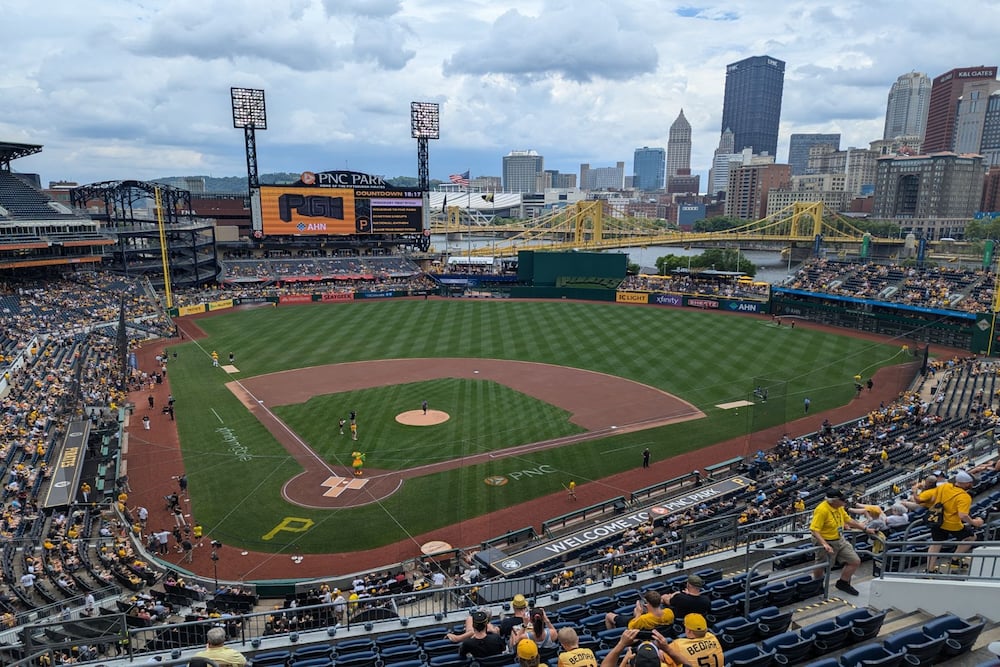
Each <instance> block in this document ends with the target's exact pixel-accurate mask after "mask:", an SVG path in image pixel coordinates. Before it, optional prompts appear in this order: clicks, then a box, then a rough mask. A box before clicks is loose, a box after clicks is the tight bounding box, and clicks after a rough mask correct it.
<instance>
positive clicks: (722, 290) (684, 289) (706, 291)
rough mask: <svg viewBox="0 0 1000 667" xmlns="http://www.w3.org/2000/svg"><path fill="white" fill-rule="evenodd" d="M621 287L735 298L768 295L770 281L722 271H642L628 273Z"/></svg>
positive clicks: (645, 290) (628, 289) (765, 296)
mask: <svg viewBox="0 0 1000 667" xmlns="http://www.w3.org/2000/svg"><path fill="white" fill-rule="evenodd" d="M620 289H622V290H625V291H632V292H668V293H673V294H690V295H693V296H695V295H696V296H714V297H724V298H732V299H767V297H768V294H769V290H770V285H768V284H767V283H763V282H759V281H754V280H752V279H750V278H741V277H737V276H730V275H723V276H720V275H719V274H699V273H678V274H672V275H668V276H652V275H646V274H639V275H630V276H626V277H625V280H624V281H622V284H621V287H620Z"/></svg>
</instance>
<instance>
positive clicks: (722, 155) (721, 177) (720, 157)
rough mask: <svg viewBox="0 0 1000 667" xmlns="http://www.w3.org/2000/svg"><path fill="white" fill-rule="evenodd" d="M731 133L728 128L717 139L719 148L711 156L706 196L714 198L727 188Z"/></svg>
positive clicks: (731, 155) (732, 153)
mask: <svg viewBox="0 0 1000 667" xmlns="http://www.w3.org/2000/svg"><path fill="white" fill-rule="evenodd" d="M734 143H735V139H734V138H733V131H732V130H730V129H729V128H728V127H727V128H726V129H725V130H724V131H723V132H722V136H721V137H720V138H719V147H718V148H716V149H715V154H714V155H713V156H712V167H711V168H710V169H709V170H708V194H709V195H711V196H713V197H716V196H718V195H719V193H725V192H726V189H727V188H728V187H729V161H730V160H732V159H734V153H735V151H734V149H733V144H734Z"/></svg>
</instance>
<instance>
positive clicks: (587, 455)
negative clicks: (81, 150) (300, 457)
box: [170, 300, 910, 554]
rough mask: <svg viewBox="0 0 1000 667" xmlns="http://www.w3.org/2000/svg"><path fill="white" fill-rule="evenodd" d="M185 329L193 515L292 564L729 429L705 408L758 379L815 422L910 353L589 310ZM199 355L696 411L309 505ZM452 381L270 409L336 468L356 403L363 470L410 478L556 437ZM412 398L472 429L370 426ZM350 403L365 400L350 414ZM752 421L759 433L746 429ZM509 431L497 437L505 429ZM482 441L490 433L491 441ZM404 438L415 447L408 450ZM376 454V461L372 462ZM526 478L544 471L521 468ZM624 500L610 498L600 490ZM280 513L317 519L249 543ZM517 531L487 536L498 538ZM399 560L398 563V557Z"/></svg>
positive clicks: (316, 318)
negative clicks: (471, 456) (540, 382)
mask: <svg viewBox="0 0 1000 667" xmlns="http://www.w3.org/2000/svg"><path fill="white" fill-rule="evenodd" d="M198 324H199V325H200V326H201V327H202V328H203V329H204V330H205V331H206V332H207V333H208V334H209V338H208V339H205V340H202V341H198V342H196V343H195V342H189V343H185V344H183V345H181V346H179V347H178V348H176V349H177V351H178V358H177V359H175V360H172V361H171V363H170V382H171V389H172V391H173V392H174V394H175V396H176V397H177V410H178V413H177V414H178V416H177V425H178V429H179V432H180V436H181V442H182V447H183V456H184V461H185V467H186V469H187V470H188V477H189V480H190V482H191V493H192V502H193V504H194V511H195V513H196V516H197V518H198V520H199V521H200V522H201V523H202V524H203V525H204V526H205V527H206V530H208V531H209V532H211V534H212V535H214V536H218V538H219V539H222V540H223V541H226V542H227V543H231V544H234V545H239V546H244V547H246V548H253V549H261V550H274V551H281V550H289V549H294V550H298V551H302V552H304V553H309V552H336V551H355V550H359V549H365V548H371V547H375V546H380V545H385V544H389V543H394V542H397V541H400V540H405V539H408V538H412V537H413V536H415V535H418V534H422V533H426V532H429V531H432V530H433V529H435V528H437V527H441V526H445V525H450V524H455V523H459V522H461V521H462V520H463V519H465V518H468V517H471V516H477V515H481V514H484V513H489V512H492V511H494V510H496V509H500V508H502V507H506V506H508V505H510V504H512V503H516V502H520V501H522V500H527V499H530V498H533V497H537V496H540V495H545V494H549V493H553V492H555V491H559V490H560V489H561V485H562V484H564V483H566V482H567V481H568V480H569V479H575V480H576V481H577V483H578V484H582V483H586V482H588V481H591V480H597V479H601V478H604V477H606V476H608V475H611V474H613V473H616V472H621V471H623V470H627V469H630V468H634V467H636V466H637V465H638V463H639V461H640V453H641V451H642V449H643V448H645V447H649V448H650V449H651V450H652V454H653V458H654V459H655V460H661V459H664V458H667V457H670V456H672V455H675V454H678V453H682V452H685V451H690V450H692V449H697V448H700V447H704V446H706V445H709V444H713V443H715V442H719V441H722V440H726V439H729V438H733V437H739V436H743V435H745V434H746V430H747V428H748V424H749V423H750V422H749V421H748V420H747V419H746V418H745V417H744V416H735V415H734V413H733V411H726V410H720V409H718V408H716V407H715V405H716V404H719V403H725V402H729V401H735V400H741V399H746V398H747V397H748V396H749V395H750V393H751V391H752V389H753V386H752V385H753V379H754V378H756V377H768V378H773V379H776V380H784V381H787V382H788V385H787V389H788V403H787V406H788V407H787V415H788V418H789V419H793V418H797V417H798V416H800V414H801V403H802V398H803V397H804V396H806V395H808V396H809V397H810V398H811V400H812V410H814V411H816V412H820V411H822V410H824V409H827V408H830V407H834V406H836V405H841V404H844V403H846V402H847V401H849V400H850V398H851V396H852V395H853V379H852V378H853V376H854V375H855V374H856V373H858V374H861V375H863V376H865V377H867V376H869V375H871V374H873V373H874V372H875V371H876V370H877V369H878V368H879V367H880V366H882V365H886V364H893V363H901V362H904V361H908V360H910V357H905V356H903V355H902V354H900V348H899V346H895V345H881V344H873V343H871V342H870V341H865V340H860V339H855V338H851V337H849V336H846V335H845V336H837V335H829V334H824V333H820V332H815V331H810V330H807V329H803V328H799V329H795V330H791V329H790V328H789V327H787V326H785V327H781V328H778V327H776V326H774V325H773V324H771V323H770V322H769V321H767V320H765V319H761V318H751V317H739V316H728V315H724V314H720V313H703V312H693V311H684V310H678V309H660V308H650V307H635V306H620V305H615V304H597V303H575V302H572V303H566V302H530V301H466V300H431V301H423V300H408V301H399V302H389V301H381V302H363V303H353V304H317V305H310V306H292V307H287V306H282V307H279V308H270V307H263V308H258V309H253V310H245V311H239V312H236V311H234V312H224V313H220V314H219V315H217V316H214V317H211V318H207V319H202V320H199V322H198ZM212 350H216V351H218V353H219V355H220V356H221V357H222V358H223V359H225V358H226V357H227V355H228V354H229V352H233V353H235V354H236V365H237V366H238V368H239V371H240V373H239V374H238V375H236V376H235V379H238V378H239V377H251V376H256V375H260V374H264V373H271V372H274V371H278V370H284V369H289V368H301V367H308V366H314V365H320V364H332V363H339V362H348V361H358V360H365V359H394V358H405V357H478V358H494V359H512V360H521V361H537V362H544V363H552V364H559V365H564V366H571V367H575V368H584V369H589V370H594V371H599V372H602V373H608V374H611V375H617V376H622V377H626V378H629V379H632V380H636V381H638V382H643V383H645V384H649V385H652V386H655V387H658V388H661V389H663V390H664V391H667V392H670V393H673V394H676V395H677V396H679V397H681V398H683V399H685V400H688V401H690V402H692V403H694V404H695V405H696V406H697V407H698V408H700V409H701V410H702V411H704V412H705V413H706V415H707V417H706V419H702V420H696V421H691V422H685V423H682V424H675V425H672V426H667V427H662V428H658V429H652V430H647V431H642V432H638V433H630V434H624V435H618V436H614V437H610V438H603V439H600V440H594V441H589V442H584V443H578V444H575V445H572V446H568V447H563V448H559V449H553V450H546V451H542V452H537V453H533V454H530V455H523V456H519V457H516V458H504V459H497V460H491V461H489V462H488V463H483V464H478V465H469V466H465V467H462V468H459V469H456V470H450V471H446V472H442V473H437V474H434V475H428V476H425V477H417V478H413V479H409V480H407V481H406V482H405V484H404V486H403V488H402V489H401V491H400V492H398V493H397V494H395V495H393V496H392V497H390V498H388V499H386V500H384V501H382V502H380V503H378V504H373V505H367V506H365V507H361V508H356V509H350V510H322V511H321V510H309V509H305V508H301V507H297V506H294V505H289V504H288V503H286V502H285V501H284V500H282V498H281V495H280V489H281V485H282V484H283V483H284V482H285V481H286V480H287V479H288V478H289V477H291V476H293V475H295V474H297V473H298V472H300V468H299V466H298V465H297V464H296V463H295V461H294V460H292V459H291V458H290V457H289V456H288V454H287V452H285V450H284V449H283V448H282V447H281V446H280V445H279V444H278V443H277V442H275V441H274V439H273V438H272V437H271V436H270V434H269V433H268V432H267V431H266V430H265V429H264V428H263V427H262V426H261V425H260V423H259V422H258V421H257V420H256V419H255V418H254V417H253V416H252V415H250V414H249V413H248V412H247V410H246V409H245V408H244V407H243V406H242V405H241V404H240V403H239V401H237V400H236V399H235V398H234V397H233V396H232V394H231V393H230V392H229V391H228V390H227V389H226V388H225V387H224V383H225V382H227V381H229V380H232V379H234V377H232V376H229V375H227V374H225V373H224V372H222V371H221V370H219V369H214V368H212V366H211V361H210V360H209V357H208V355H209V353H210V352H211V351H212ZM451 382H452V381H448V380H441V381H434V382H424V383H418V386H413V387H407V386H403V387H397V388H384V389H377V390H375V389H373V390H366V391H364V392H353V393H352V394H353V395H351V394H349V395H346V396H345V395H333V396H329V397H322V398H320V399H314V401H310V402H308V403H306V404H305V405H301V406H288V407H283V408H281V409H280V410H281V412H282V414H283V415H285V416H286V417H287V418H288V419H289V420H290V421H292V422H294V423H295V430H296V432H297V435H299V436H300V437H302V438H303V439H304V440H305V441H308V442H310V443H313V442H314V443H315V445H316V448H317V451H319V452H320V453H321V455H322V456H324V457H325V458H326V459H327V460H329V461H331V463H335V462H338V461H339V462H340V463H342V464H348V463H349V461H347V459H346V458H345V452H346V454H348V455H349V453H350V448H349V447H348V446H345V445H342V444H341V443H339V442H336V440H337V438H338V437H340V436H337V434H336V424H337V418H338V417H339V416H340V415H341V414H346V412H345V411H346V410H350V409H357V410H358V411H359V426H360V430H359V433H360V437H361V440H360V444H361V449H362V450H363V451H366V453H368V454H369V460H368V465H370V466H372V467H377V468H405V467H412V466H414V465H419V464H421V463H425V462H428V461H432V460H440V459H441V458H448V457H461V456H462V455H463V454H467V453H472V452H478V451H481V450H482V449H483V448H484V447H487V448H496V447H498V446H499V447H504V446H511V445H514V444H520V443H523V442H533V441H538V440H544V439H547V438H550V437H554V434H556V433H562V432H563V430H562V429H564V428H567V423H566V421H565V419H566V416H565V415H563V414H561V413H560V414H559V415H558V416H557V417H556V418H554V419H553V417H552V413H551V412H550V411H551V410H554V408H552V407H551V406H539V405H538V402H537V401H534V400H533V399H528V398H527V397H523V396H520V395H519V394H517V392H513V391H511V390H508V389H506V388H503V389H502V391H501V388H496V387H490V386H489V385H490V383H487V382H483V381H479V382H477V381H468V382H467V383H466V381H463V382H461V383H457V382H456V383H455V384H450V383H451ZM566 391H572V387H567V388H566ZM422 396H426V397H427V398H428V400H429V401H430V402H431V404H432V406H435V407H439V408H441V409H446V408H444V407H442V404H440V403H439V402H438V401H439V400H440V401H442V403H443V402H445V401H447V400H454V401H455V403H456V405H455V408H454V409H455V410H456V411H459V412H460V413H461V414H463V415H465V414H471V415H474V417H464V418H463V419H462V420H460V421H462V422H467V421H469V420H476V419H478V420H481V421H482V422H483V423H482V424H478V425H475V426H474V427H472V426H469V425H468V424H458V423H457V421H458V420H456V424H454V425H453V426H452V427H444V426H439V427H433V428H428V430H427V431H426V435H424V434H423V433H422V434H420V435H419V436H417V435H414V436H412V437H411V436H409V435H407V436H405V437H404V436H402V435H397V434H396V432H395V431H391V429H393V428H394V427H392V426H391V425H389V424H386V425H385V426H382V427H380V426H377V425H375V424H374V423H373V422H371V421H368V419H369V417H368V416H369V415H372V416H376V415H381V416H382V418H381V419H380V420H379V421H381V422H387V421H388V416H389V414H390V413H391V414H392V415H395V413H396V412H398V411H400V410H406V409H416V408H417V407H419V402H420V401H421V400H423V398H422ZM439 397H440V398H439ZM449 397H450V398H449ZM491 401H502V402H503V405H505V406H510V409H511V410H512V411H513V412H512V414H509V415H499V421H496V420H497V418H498V415H496V414H493V412H494V411H492V410H491V409H490V406H491ZM360 403H365V405H357V406H356V407H355V406H354V404H360ZM447 411H449V412H451V411H452V410H451V409H450V408H447ZM497 412H499V411H497ZM556 412H560V411H556ZM775 412H780V411H775ZM744 414H745V413H744ZM783 420H784V419H783V416H782V415H780V414H776V415H775V417H774V421H775V423H780V422H782V421H783ZM766 425H768V424H766V423H760V421H759V420H758V422H757V423H756V427H757V428H761V427H763V426H766ZM570 426H571V425H570ZM378 428H385V429H388V430H386V431H385V437H384V441H383V439H379V438H376V435H377V434H378V433H377V429H378ZM410 428H413V427H410ZM448 428H453V429H454V430H452V431H448V430H447V429H448ZM220 429H229V430H228V431H222V430H220ZM438 429H439V430H438ZM511 429H515V430H514V431H511ZM507 432H510V433H511V436H510V437H509V438H507V437H504V435H503V434H504V433H507ZM439 434H440V435H439ZM483 434H490V437H491V438H492V441H491V442H490V443H489V444H487V443H485V442H484V441H483V440H482V437H483ZM343 437H344V438H348V437H349V436H343ZM425 439H426V440H425ZM397 440H399V441H397ZM331 441H333V442H331ZM505 443H506V444H505ZM409 444H414V445H417V447H416V448H415V449H413V450H412V451H410V452H407V451H406V449H407V446H408V445H409ZM435 447H437V448H439V449H440V451H439V452H435ZM369 448H370V451H368V450H369ZM378 452H381V455H380V456H381V457H382V460H377V459H378V456H376V454H377V453H378ZM526 470H530V471H535V472H539V471H541V472H544V473H545V474H534V475H530V476H525V475H519V474H518V473H519V472H521V471H526ZM493 475H506V476H508V478H510V479H511V482H510V483H509V484H507V485H506V486H500V487H494V486H486V485H485V484H484V483H483V480H484V479H485V478H486V477H488V476H493ZM631 490H632V489H613V488H610V487H608V495H609V496H613V495H617V494H618V493H628V492H629V491H631ZM553 513H558V511H556V510H554V512H553ZM289 516H293V517H298V518H303V519H308V520H311V521H313V522H314V525H313V527H312V528H311V529H310V530H307V531H304V532H301V533H287V532H286V533H278V534H277V535H274V536H272V537H271V538H270V539H266V540H265V539H263V537H264V536H265V535H267V534H268V533H269V532H270V531H271V530H272V529H273V528H274V526H275V525H277V524H278V523H279V522H280V521H281V519H282V518H284V517H289ZM536 518H537V517H536ZM525 523H527V522H525ZM521 527H522V526H520V525H518V526H510V525H498V526H497V530H496V532H497V534H501V533H503V532H505V531H507V530H511V529H516V528H521ZM406 553H407V554H409V553H412V546H411V547H410V548H408V549H407V550H406Z"/></svg>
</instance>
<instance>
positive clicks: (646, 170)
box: [632, 146, 666, 191]
mask: <svg viewBox="0 0 1000 667" xmlns="http://www.w3.org/2000/svg"><path fill="white" fill-rule="evenodd" d="M665 168H666V152H665V151H664V150H663V149H662V148H649V147H648V146H643V147H642V148H636V149H635V156H634V157H633V158H632V187H634V188H635V189H636V190H647V191H648V190H662V189H663V185H664V181H663V177H664V174H665Z"/></svg>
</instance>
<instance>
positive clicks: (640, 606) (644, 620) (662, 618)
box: [604, 591, 674, 630]
mask: <svg viewBox="0 0 1000 667" xmlns="http://www.w3.org/2000/svg"><path fill="white" fill-rule="evenodd" d="M673 622H674V612H673V610H672V609H669V608H667V609H663V608H662V597H661V596H660V593H659V592H658V591H646V592H645V593H643V594H642V597H641V598H640V599H638V600H636V601H635V608H634V609H633V610H632V616H631V617H628V616H625V615H624V614H616V613H614V612H610V611H609V612H608V613H607V614H605V615H604V627H606V628H607V629H608V630H613V629H614V628H621V627H628V628H629V629H630V630H652V629H653V628H658V627H660V626H661V625H670V624H671V623H673Z"/></svg>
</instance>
